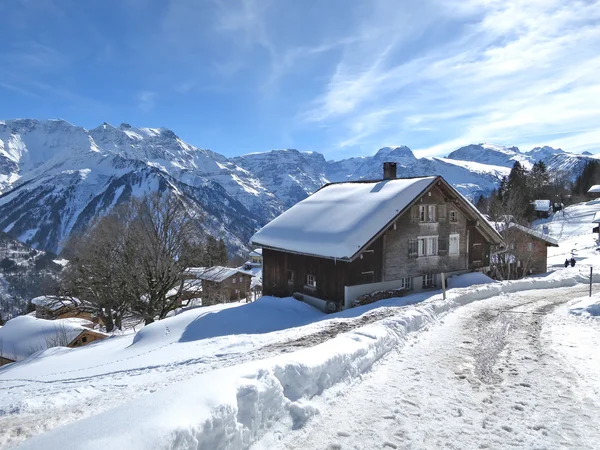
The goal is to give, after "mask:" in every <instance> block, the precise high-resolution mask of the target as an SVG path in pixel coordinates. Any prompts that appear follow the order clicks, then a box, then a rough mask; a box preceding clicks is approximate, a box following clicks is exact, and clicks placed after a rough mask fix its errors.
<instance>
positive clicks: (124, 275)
mask: <svg viewBox="0 0 600 450" xmlns="http://www.w3.org/2000/svg"><path fill="white" fill-rule="evenodd" d="M132 216H133V214H132V208H131V205H129V204H125V205H122V206H121V207H119V208H117V209H115V211H114V212H113V213H112V214H110V215H108V216H104V217H102V218H100V219H98V220H97V221H96V222H94V223H93V224H92V226H91V227H90V228H89V229H88V230H87V232H86V233H83V234H80V235H77V236H73V237H71V238H70V239H69V241H68V242H67V244H66V246H65V256H66V257H67V259H69V261H70V263H69V265H68V266H67V267H66V268H65V270H64V271H63V273H62V276H61V294H62V295H69V296H75V297H78V298H80V299H81V300H82V302H83V303H82V305H80V307H79V308H80V309H84V310H87V311H89V312H91V313H92V314H94V315H96V316H97V317H99V318H100V319H101V320H102V322H103V323H104V326H105V327H106V331H108V332H111V331H113V330H114V328H115V326H116V327H117V328H121V323H122V319H123V316H124V315H125V314H126V312H127V311H128V310H129V309H130V303H131V301H132V299H131V297H128V294H129V289H128V286H129V283H130V278H131V274H130V271H129V267H127V261H125V260H124V257H123V256H124V253H125V249H126V248H127V245H128V240H129V239H130V230H129V225H128V224H129V222H130V221H131V220H132Z"/></svg>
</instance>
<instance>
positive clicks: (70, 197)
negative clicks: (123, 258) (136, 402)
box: [0, 119, 590, 253]
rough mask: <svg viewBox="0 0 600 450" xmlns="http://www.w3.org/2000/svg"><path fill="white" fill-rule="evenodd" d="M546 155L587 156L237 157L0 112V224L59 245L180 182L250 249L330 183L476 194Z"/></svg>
mask: <svg viewBox="0 0 600 450" xmlns="http://www.w3.org/2000/svg"><path fill="white" fill-rule="evenodd" d="M538 157H539V158H542V159H544V160H545V161H547V162H548V166H549V167H550V169H551V170H563V169H565V170H568V171H570V172H569V173H571V174H573V173H575V172H576V171H577V170H579V169H580V167H581V166H582V165H583V164H585V161H587V160H588V159H589V158H590V156H585V155H572V154H569V153H566V152H563V151H562V150H560V149H552V148H550V147H544V148H541V149H534V150H532V151H531V152H530V153H521V152H520V151H519V149H517V148H515V147H511V148H505V147H499V146H493V145H488V144H480V145H471V146H468V147H463V148H461V149H458V150H456V151H455V152H452V153H451V154H450V155H449V156H448V157H447V158H435V157H431V158H417V157H416V156H415V155H414V153H413V152H412V151H411V150H410V149H409V148H408V147H405V146H401V147H384V148H382V149H380V150H379V151H378V152H377V153H376V154H375V155H373V156H364V157H354V158H348V159H343V160H339V161H327V160H326V159H325V157H324V156H323V155H322V154H320V153H316V152H300V151H297V150H289V149H288V150H273V151H271V152H266V153H253V154H248V155H243V156H238V157H233V158H227V157H225V156H223V155H221V154H218V153H215V152H212V151H210V150H205V149H201V148H197V147H194V146H192V145H190V144H188V143H186V142H184V141H183V140H181V139H180V138H179V137H178V136H177V135H176V134H175V133H174V132H173V131H171V130H168V129H165V128H136V127H132V126H131V125H129V124H125V123H123V124H121V125H120V126H118V127H115V126H112V125H110V124H107V123H104V124H102V125H100V126H98V127H96V128H94V129H91V130H87V129H84V128H82V127H78V126H75V125H71V124H69V123H68V122H65V121H63V120H45V121H38V120H30V119H16V120H6V121H0V230H2V231H5V232H7V233H10V234H11V235H12V236H13V237H15V238H17V239H19V240H21V241H23V242H25V243H27V244H29V245H31V246H33V247H35V248H39V249H44V250H49V251H52V252H59V251H60V250H61V248H62V246H63V244H64V242H65V240H66V239H67V238H68V237H69V235H70V234H71V233H72V232H73V231H76V230H80V229H83V228H85V227H86V226H87V225H88V224H89V223H90V221H91V220H93V219H94V218H95V217H97V216H99V215H103V214H106V213H107V212H108V211H110V210H111V209H112V208H113V207H114V206H115V205H117V204H118V203H120V202H123V201H126V200H128V199H129V198H131V197H132V196H140V195H144V194H146V193H150V192H156V191H177V192H180V193H182V194H183V195H185V196H186V198H188V199H189V200H190V203H191V204H193V205H195V207H196V208H197V209H198V210H200V211H202V213H203V217H204V223H205V225H206V228H207V230H208V231H209V232H210V233H212V234H213V235H215V236H217V237H221V238H223V239H224V241H225V242H226V244H227V246H228V248H229V250H230V252H232V253H243V252H244V251H245V250H246V249H247V244H248V239H249V238H250V236H251V235H252V234H253V233H254V232H255V231H256V229H258V228H260V227H261V226H262V225H264V224H265V223H267V222H268V221H269V220H271V219H273V218H274V217H276V216H278V215H279V214H280V213H281V212H283V211H284V210H285V209H287V208H289V207H290V206H292V205H294V204H295V203H297V202H298V201H300V200H303V199H304V198H306V197H307V196H308V195H310V194H311V193H312V192H315V191H316V190H317V189H319V188H320V187H321V186H322V185H323V184H325V183H328V182H337V181H346V180H364V179H379V178H381V172H382V163H383V162H384V161H396V162H397V163H398V176H399V177H414V176H428V175H441V176H443V177H444V178H445V179H446V180H448V181H449V182H450V183H451V184H453V185H454V186H455V187H456V188H457V189H458V190H459V191H460V192H461V193H463V194H465V195H466V196H468V197H470V198H472V199H475V198H477V197H478V196H479V195H480V194H488V193H489V192H491V190H492V189H494V188H495V187H496V186H497V185H498V182H499V180H500V179H501V178H502V176H504V175H507V174H508V173H509V171H510V167H511V166H512V163H514V161H515V160H519V161H522V162H524V163H526V164H527V163H533V162H535V160H536V158H538Z"/></svg>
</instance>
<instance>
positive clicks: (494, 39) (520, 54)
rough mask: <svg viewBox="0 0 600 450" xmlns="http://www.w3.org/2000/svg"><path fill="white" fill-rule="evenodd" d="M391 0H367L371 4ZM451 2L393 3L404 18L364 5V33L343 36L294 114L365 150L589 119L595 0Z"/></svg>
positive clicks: (598, 11)
mask: <svg viewBox="0 0 600 450" xmlns="http://www.w3.org/2000/svg"><path fill="white" fill-rule="evenodd" d="M392 4H395V2H391V1H390V2H385V1H383V2H379V6H380V10H381V11H388V10H387V9H386V6H390V5H392ZM461 4H462V8H461V9H458V10H452V8H447V6H448V2H441V1H440V2H439V3H438V4H437V5H436V4H435V2H429V4H428V5H427V8H426V10H427V11H428V12H430V13H431V14H429V15H422V14H421V12H420V10H415V11H412V12H411V11H408V10H407V9H403V10H402V14H401V15H404V16H410V17H411V21H410V23H406V21H405V23H406V25H407V26H406V27H405V26H397V27H396V28H397V29H394V24H395V23H396V22H397V21H398V20H399V19H398V15H396V14H394V13H393V12H390V11H388V12H389V13H388V14H384V15H382V14H374V15H372V16H370V17H366V18H365V20H364V23H363V29H371V30H372V32H371V33H367V34H368V35H369V36H372V38H371V39H370V40H366V41H364V43H363V45H360V46H348V47H347V49H346V51H345V53H344V56H343V58H342V59H341V60H340V61H339V62H338V64H337V67H336V69H335V71H334V72H333V73H332V75H331V77H330V79H329V81H328V83H327V86H326V89H325V91H324V92H323V93H322V94H320V95H319V96H318V97H316V98H315V99H314V100H313V102H312V103H311V104H310V105H309V107H308V108H307V109H306V110H304V111H303V112H302V113H301V115H300V117H301V119H302V120H304V121H305V122H306V123H307V124H309V125H310V124H311V123H312V124H314V123H327V124H335V125H336V126H337V127H338V128H339V133H338V140H337V145H338V146H339V147H351V146H355V145H359V144H366V145H372V148H373V150H375V149H376V148H377V145H379V143H381V142H383V141H385V142H390V141H392V140H397V141H399V142H398V143H406V144H409V145H412V146H414V147H416V148H420V149H421V153H422V154H436V153H440V152H448V151H451V150H453V147H454V146H455V145H457V144H459V143H461V144H467V143H470V142H481V141H486V140H493V141H499V142H501V143H502V142H504V141H506V140H507V139H508V138H510V139H512V140H513V141H512V142H506V143H507V144H508V143H517V144H519V143H526V142H529V139H525V136H526V135H530V134H532V133H537V134H540V135H542V134H544V133H550V132H555V131H557V130H558V131H560V130H561V129H564V130H573V129H580V128H589V127H591V126H592V125H595V123H596V122H597V118H598V117H600V114H599V113H600V101H599V100H600V81H599V79H598V77H597V75H596V74H597V73H598V71H599V70H600V58H599V57H598V56H597V55H596V51H595V50H594V49H596V48H600V4H598V2H583V1H581V2H569V4H568V5H566V4H565V3H564V2H562V1H558V0H544V1H534V2H527V4H523V2H516V1H490V2H484V1H482V2H479V1H472V2H461ZM403 25H404V23H403ZM417 30H422V33H421V34H420V36H419V37H418V38H416V39H415V33H419V32H418V31H417ZM416 128H418V129H419V131H417V130H416ZM521 136H522V137H521ZM594 136H596V135H595V134H594V133H592V134H589V133H588V134H586V135H585V137H586V138H589V139H591V138H593V137H594ZM594 139H595V138H594ZM561 142H563V143H564V144H568V143H569V142H573V143H575V142H576V139H575V138H574V137H573V136H570V137H568V138H564V140H562V141H561ZM595 144H596V145H598V144H600V141H598V140H596V141H595ZM564 147H568V145H564Z"/></svg>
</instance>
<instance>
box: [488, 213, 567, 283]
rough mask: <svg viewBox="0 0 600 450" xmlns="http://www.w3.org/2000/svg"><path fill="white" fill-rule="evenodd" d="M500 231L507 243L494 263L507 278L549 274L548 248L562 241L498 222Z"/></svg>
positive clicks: (496, 253) (495, 251)
mask: <svg viewBox="0 0 600 450" xmlns="http://www.w3.org/2000/svg"><path fill="white" fill-rule="evenodd" d="M495 227H496V229H497V230H498V231H499V232H500V234H501V235H502V237H503V238H504V242H503V243H502V244H501V245H499V246H497V247H495V248H494V249H493V254H492V264H494V265H495V266H496V268H497V269H498V271H499V274H500V275H501V277H503V278H511V279H515V278H522V277H524V276H528V275H535V274H540V273H546V272H548V247H558V241H557V240H556V239H553V238H551V237H550V236H548V235H546V234H544V233H543V232H539V231H537V230H534V229H531V228H528V227H525V226H523V225H519V224H517V223H505V222H498V223H496V224H495Z"/></svg>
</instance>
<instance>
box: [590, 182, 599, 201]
mask: <svg viewBox="0 0 600 450" xmlns="http://www.w3.org/2000/svg"><path fill="white" fill-rule="evenodd" d="M588 194H590V195H591V196H592V197H594V198H598V197H600V184H595V185H593V186H592V187H591V188H589V189H588Z"/></svg>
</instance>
